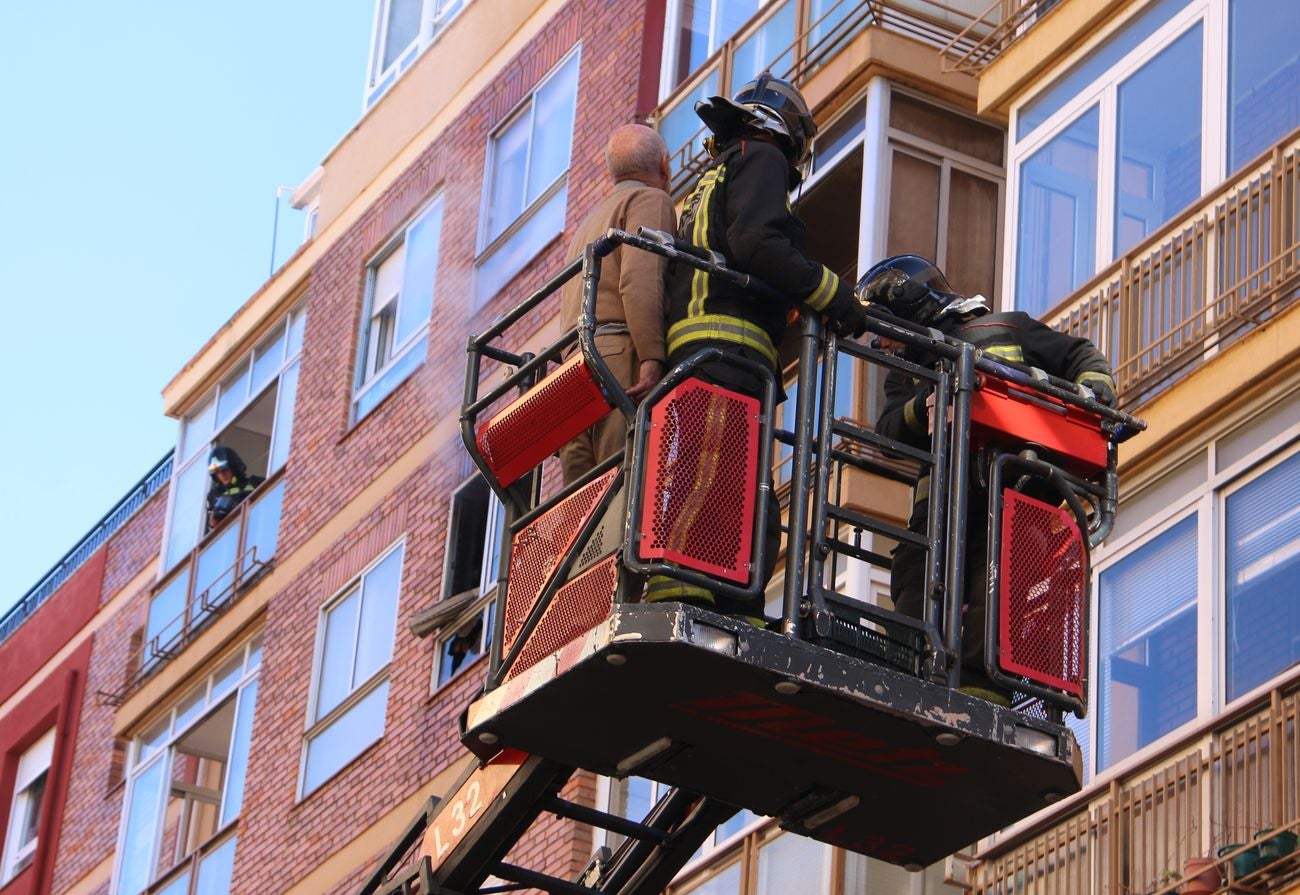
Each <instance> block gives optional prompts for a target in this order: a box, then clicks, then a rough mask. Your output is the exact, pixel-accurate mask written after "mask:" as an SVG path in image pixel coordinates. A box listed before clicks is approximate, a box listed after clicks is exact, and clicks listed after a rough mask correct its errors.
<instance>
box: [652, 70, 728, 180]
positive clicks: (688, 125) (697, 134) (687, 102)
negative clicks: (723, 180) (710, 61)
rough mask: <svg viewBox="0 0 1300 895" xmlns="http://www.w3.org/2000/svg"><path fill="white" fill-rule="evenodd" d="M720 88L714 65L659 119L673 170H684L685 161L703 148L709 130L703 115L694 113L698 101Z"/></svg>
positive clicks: (675, 172)
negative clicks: (701, 117) (702, 119)
mask: <svg viewBox="0 0 1300 895" xmlns="http://www.w3.org/2000/svg"><path fill="white" fill-rule="evenodd" d="M717 92H718V72H717V69H714V70H713V71H712V72H710V73H709V75H708V77H706V78H705V79H704V80H703V81H701V82H700V83H699V84H698V85H697V86H696V87H695V89H694V90H692V91H691V92H690V93H688V94H686V95H685V96H683V97H682V98H681V99H680V100H679V101H678V103H677V105H675V106H673V107H672V109H670V110H669V111H668V112H667V113H666V114H665V115H664V117H663V118H661V119H660V120H659V133H660V135H661V136H662V137H663V138H664V142H665V143H666V144H668V161H669V162H670V163H671V164H672V169H673V173H674V174H677V173H679V172H680V171H681V170H682V165H683V163H685V162H686V161H688V160H689V159H691V158H694V157H695V156H696V155H698V154H699V153H701V152H703V151H704V138H705V136H707V133H708V132H707V131H705V129H704V122H702V121H700V116H698V115H696V114H695V104H696V102H698V101H699V100H702V99H704V98H705V97H709V96H713V95H714V94H716V93H717Z"/></svg>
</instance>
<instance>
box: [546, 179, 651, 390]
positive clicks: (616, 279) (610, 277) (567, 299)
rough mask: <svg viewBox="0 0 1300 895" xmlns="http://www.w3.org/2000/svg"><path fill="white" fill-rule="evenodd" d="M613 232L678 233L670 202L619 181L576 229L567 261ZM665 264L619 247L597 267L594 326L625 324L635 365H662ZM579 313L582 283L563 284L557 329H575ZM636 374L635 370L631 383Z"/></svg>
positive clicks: (636, 183) (637, 183)
mask: <svg viewBox="0 0 1300 895" xmlns="http://www.w3.org/2000/svg"><path fill="white" fill-rule="evenodd" d="M611 227H617V228H618V229H620V230H626V231H627V232H628V233H636V230H637V227H648V228H651V229H654V230H666V231H668V232H669V233H673V232H675V231H676V229H677V221H676V215H675V214H674V212H673V203H672V199H670V198H669V197H668V194H667V193H665V192H664V191H663V190H661V189H657V188H655V187H651V186H647V185H645V184H644V183H642V182H641V181H639V180H623V181H619V182H618V183H616V184H615V185H614V190H613V192H611V193H610V194H609V195H608V196H606V197H605V198H604V199H602V200H601V201H600V203H599V204H597V205H596V207H595V208H593V209H592V210H591V212H590V213H589V214H588V215H587V217H586V220H584V221H583V222H582V224H581V225H579V227H578V229H577V232H575V233H574V235H573V241H572V242H570V243H569V257H570V258H577V257H579V256H580V255H581V254H582V250H583V248H584V247H585V246H586V245H587V243H589V242H592V241H593V240H595V239H596V238H597V237H600V236H604V235H605V231H607V230H609V228H611ZM664 264H665V260H664V259H663V258H661V257H660V256H658V255H652V254H650V253H649V252H643V251H641V250H639V249H632V248H628V247H627V246H619V247H618V248H617V249H615V250H614V251H613V252H611V253H610V254H608V255H606V256H605V257H604V258H603V259H602V261H601V272H600V284H599V286H598V287H597V290H596V323H597V324H601V323H626V324H627V330H628V334H629V335H630V336H631V339H632V344H633V346H634V347H635V349H636V355H637V358H638V359H639V360H643V361H646V360H657V361H663V360H664V359H665V358H666V356H667V354H666V352H665V350H664V327H665V323H664V321H665V318H666V316H667V304H666V302H665V299H664V276H663V274H664ZM581 307H582V277H581V276H576V277H574V278H573V279H572V280H570V281H569V282H568V283H566V284H565V286H564V290H563V292H562V293H561V296H560V325H561V326H563V327H564V328H565V329H568V328H569V327H572V326H576V325H577V323H578V311H579V310H580V309H581ZM635 377H636V371H635V370H633V381H635Z"/></svg>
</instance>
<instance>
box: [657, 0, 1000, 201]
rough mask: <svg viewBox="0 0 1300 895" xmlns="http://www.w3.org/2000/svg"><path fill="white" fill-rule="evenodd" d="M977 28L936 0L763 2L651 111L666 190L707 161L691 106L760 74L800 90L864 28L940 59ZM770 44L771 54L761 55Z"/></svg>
mask: <svg viewBox="0 0 1300 895" xmlns="http://www.w3.org/2000/svg"><path fill="white" fill-rule="evenodd" d="M962 2H963V0H949V3H953V4H957V3H962ZM967 5H971V4H969V3H967ZM986 15H987V14H986ZM978 22H979V20H978V19H977V18H975V16H974V14H973V13H972V12H970V11H968V10H965V9H961V8H959V7H957V6H955V5H946V4H944V3H941V2H936V0H837V2H832V3H830V4H828V5H827V6H826V8H825V11H824V12H822V13H821V14H820V15H814V13H813V12H812V5H811V4H810V3H806V2H800V0H774V2H771V3H768V4H767V5H766V6H765V7H763V9H762V10H760V11H759V12H758V13H757V14H756V15H755V16H754V17H753V18H752V19H750V20H749V22H747V23H746V24H745V26H744V27H743V28H741V29H740V30H739V31H737V32H736V34H735V35H734V36H732V37H731V38H730V39H729V40H727V42H726V43H724V44H723V45H722V46H721V47H720V48H719V49H718V50H717V51H716V52H715V53H714V54H713V55H712V56H710V57H709V58H708V59H707V60H705V62H704V64H703V65H701V66H700V67H699V68H698V69H697V70H696V71H694V72H693V73H692V74H691V75H690V77H688V78H687V79H686V80H684V81H683V82H682V83H681V85H680V86H678V88H677V89H676V90H674V91H673V93H672V95H671V96H669V97H668V99H667V100H665V101H664V102H663V103H662V104H661V105H660V106H659V108H658V109H657V110H656V111H655V122H656V124H657V126H658V128H659V130H660V132H661V133H663V135H664V139H665V141H667V143H668V150H669V161H670V163H671V165H672V170H673V181H672V192H673V193H674V195H677V194H680V193H681V192H682V191H683V190H684V189H685V188H686V186H687V185H688V184H690V183H692V182H693V181H694V180H695V178H696V176H698V174H699V173H700V172H701V171H702V170H703V169H704V166H705V165H706V164H707V162H708V156H707V154H706V153H705V152H704V147H703V138H704V134H705V130H704V128H703V126H702V125H701V124H700V120H699V119H698V118H697V117H696V116H695V114H694V105H695V101H696V100H698V99H701V98H703V97H706V96H713V95H719V96H729V95H731V93H732V92H733V91H735V90H736V89H738V88H739V87H740V86H741V85H742V84H743V83H745V82H746V81H748V80H749V79H750V78H752V77H754V76H755V75H757V74H758V73H759V72H761V71H765V70H770V71H771V72H772V73H773V74H776V75H779V76H781V77H785V78H789V79H790V80H791V81H793V82H794V83H795V84H796V85H799V86H803V85H804V84H806V83H807V82H808V81H809V80H810V79H811V78H812V76H813V75H814V74H816V73H817V72H818V71H819V70H821V68H822V67H823V66H825V65H826V63H827V62H829V61H830V60H831V59H833V58H834V57H835V55H836V54H837V53H838V52H839V51H840V50H842V49H843V48H844V47H845V46H846V45H847V44H848V43H849V42H850V41H851V40H852V39H853V38H854V37H856V36H857V35H858V34H860V33H861V32H862V31H864V30H865V29H866V28H868V27H877V28H884V29H886V30H889V31H892V32H895V33H897V34H902V35H905V36H907V37H910V38H912V39H913V40H917V41H919V42H921V43H924V44H927V45H929V46H933V47H935V48H936V49H938V50H940V51H942V52H945V53H950V54H957V55H961V54H965V53H968V52H970V51H971V50H973V49H974V47H975V45H976V43H977V42H978V41H979V40H980V38H981V37H982V34H983V30H982V28H983V27H987V26H980V25H979V24H978ZM772 46H775V47H777V48H778V49H777V51H776V52H771V51H770V50H765V48H767V47H772Z"/></svg>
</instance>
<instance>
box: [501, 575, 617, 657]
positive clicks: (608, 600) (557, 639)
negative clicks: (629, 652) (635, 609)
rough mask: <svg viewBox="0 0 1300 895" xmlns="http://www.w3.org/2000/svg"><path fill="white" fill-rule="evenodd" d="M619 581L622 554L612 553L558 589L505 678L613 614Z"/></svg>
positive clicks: (564, 644)
mask: <svg viewBox="0 0 1300 895" xmlns="http://www.w3.org/2000/svg"><path fill="white" fill-rule="evenodd" d="M617 584H618V556H617V555H615V556H609V557H606V558H605V559H604V560H602V561H601V562H600V563H598V564H596V565H594V566H592V567H591V568H590V569H588V570H587V571H585V572H583V573H582V574H581V575H579V576H578V577H577V578H574V579H573V580H572V581H570V582H569V583H567V584H565V585H564V586H563V587H561V588H560V589H559V590H558V591H556V592H555V598H554V599H553V600H551V604H550V605H549V606H547V607H546V610H545V611H544V612H543V613H542V617H541V619H540V620H538V622H537V627H535V628H533V633H532V634H531V635H530V636H529V638H528V639H527V640H526V641H524V647H523V649H521V650H520V651H519V655H518V656H517V657H516V658H515V661H514V664H513V665H511V666H510V670H509V671H507V672H506V676H505V679H506V680H507V681H508V680H510V679H511V678H513V677H515V676H517V675H519V674H522V673H523V672H525V671H527V670H528V669H529V668H532V667H533V666H534V665H536V664H537V663H538V662H539V661H541V660H542V659H544V658H546V657H547V656H549V655H550V654H551V653H553V652H555V651H556V650H559V649H561V648H562V647H564V646H566V645H567V644H570V643H572V642H573V641H574V640H577V639H578V638H579V637H581V636H583V635H584V634H586V633H587V632H588V631H590V630H591V629H592V628H594V627H596V625H598V624H600V623H601V622H603V621H604V620H605V619H606V618H608V617H609V613H610V610H611V608H612V607H613V605H614V588H615V586H616V585H617Z"/></svg>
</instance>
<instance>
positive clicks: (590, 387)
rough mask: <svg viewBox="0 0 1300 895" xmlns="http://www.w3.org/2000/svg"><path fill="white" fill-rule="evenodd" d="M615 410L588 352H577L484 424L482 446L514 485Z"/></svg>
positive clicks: (492, 463) (502, 477)
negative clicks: (598, 381)
mask: <svg viewBox="0 0 1300 895" xmlns="http://www.w3.org/2000/svg"><path fill="white" fill-rule="evenodd" d="M609 411H610V405H609V403H608V402H607V401H606V400H605V396H604V394H603V393H602V392H601V390H600V386H598V385H597V384H596V380H594V379H592V376H591V371H590V370H589V369H587V365H586V364H585V363H584V362H583V360H582V355H581V354H575V355H573V357H571V358H569V359H568V360H567V361H565V362H564V363H563V364H561V365H560V366H559V367H557V368H556V369H555V370H553V371H552V372H551V374H550V375H549V376H547V377H546V378H545V379H543V380H542V381H541V382H539V383H537V385H535V386H534V387H533V388H531V389H530V390H529V391H528V392H527V393H526V394H524V395H520V396H519V397H518V398H516V399H515V400H514V401H513V402H511V403H510V404H509V405H508V406H507V407H506V408H505V409H504V410H502V411H501V412H500V413H498V414H497V415H496V416H494V417H492V419H490V420H488V421H487V422H486V423H484V424H483V425H481V426H479V430H478V439H477V440H478V449H479V452H480V453H481V454H482V455H483V459H484V460H486V461H487V465H488V467H489V468H490V469H491V470H492V472H493V473H494V474H495V475H496V477H497V479H499V480H500V482H501V484H502V485H509V484H510V483H511V482H513V481H515V480H516V479H518V478H519V477H520V476H521V475H523V474H524V473H526V472H528V470H530V469H532V468H533V467H534V466H536V465H537V464H538V463H541V462H542V461H543V460H545V459H546V458H547V457H549V456H550V455H551V454H553V453H555V452H556V451H557V450H559V449H560V447H561V446H562V445H564V444H567V443H568V442H569V441H572V440H573V437H574V436H575V435H577V434H578V433H579V432H581V431H582V430H583V429H586V428H588V427H589V426H591V425H592V424H593V423H595V422H596V421H597V420H599V419H600V418H601V417H603V416H604V415H605V414H607V413H609Z"/></svg>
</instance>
